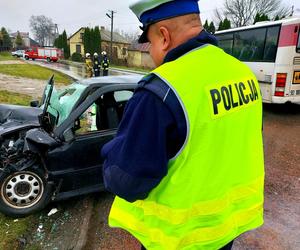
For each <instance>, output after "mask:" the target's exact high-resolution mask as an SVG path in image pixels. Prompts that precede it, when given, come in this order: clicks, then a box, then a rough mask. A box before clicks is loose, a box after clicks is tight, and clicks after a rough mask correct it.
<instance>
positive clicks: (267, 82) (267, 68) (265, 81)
mask: <svg viewBox="0 0 300 250" xmlns="http://www.w3.org/2000/svg"><path fill="white" fill-rule="evenodd" d="M245 63H246V64H247V65H248V66H249V67H250V69H251V70H252V71H253V73H254V74H255V76H256V78H257V80H258V82H259V84H260V90H261V94H262V98H263V102H267V103H270V102H272V94H273V93H274V92H273V91H274V90H275V88H274V82H275V76H274V70H275V63H267V62H245Z"/></svg>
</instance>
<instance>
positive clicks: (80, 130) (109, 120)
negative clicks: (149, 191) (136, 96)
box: [74, 90, 133, 135]
mask: <svg viewBox="0 0 300 250" xmlns="http://www.w3.org/2000/svg"><path fill="white" fill-rule="evenodd" d="M132 95H133V91H131V90H121V91H114V92H108V93H106V94H104V95H102V96H101V97H100V98H99V99H98V100H96V101H95V102H94V103H93V104H92V105H91V106H90V107H89V108H88V109H87V110H86V111H85V112H84V113H83V114H82V115H81V116H80V117H78V119H77V121H76V125H75V127H76V128H75V129H74V130H75V134H76V135H84V134H87V133H90V132H97V131H104V130H110V129H116V128H117V127H118V126H119V123H120V121H121V119H122V116H123V113H124V110H125V106H126V104H127V102H128V100H129V99H130V98H131V97H132ZM78 125H79V126H78Z"/></svg>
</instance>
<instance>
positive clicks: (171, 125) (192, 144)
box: [102, 0, 264, 250]
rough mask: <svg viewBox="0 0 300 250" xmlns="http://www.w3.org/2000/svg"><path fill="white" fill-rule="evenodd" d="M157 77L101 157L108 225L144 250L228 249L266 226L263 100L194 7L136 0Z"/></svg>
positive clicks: (191, 0)
mask: <svg viewBox="0 0 300 250" xmlns="http://www.w3.org/2000/svg"><path fill="white" fill-rule="evenodd" d="M131 9H132V10H133V12H134V13H135V14H136V15H137V17H138V18H139V20H140V21H141V23H142V24H143V31H144V32H143V34H142V35H141V37H140V39H139V42H141V43H143V42H148V41H149V42H150V43H151V47H150V55H151V57H152V58H153V60H154V62H155V64H156V66H157V68H156V69H155V70H153V71H152V72H151V73H150V74H148V75H147V76H146V77H144V78H143V79H142V80H141V81H140V82H139V84H138V88H137V90H136V91H135V94H134V95H133V97H132V98H131V100H130V101H129V102H128V105H127V108H126V111H125V114H124V116H123V119H122V121H121V124H120V126H119V129H118V133H117V135H116V137H115V138H114V139H113V140H112V141H111V142H109V143H108V144H106V145H105V146H104V148H103V149H102V155H103V156H104V157H105V158H106V161H105V163H104V167H103V176H104V183H105V186H106V188H107V189H108V190H110V191H111V192H112V193H114V194H116V198H115V200H114V203H113V205H112V208H111V211H110V215H109V225H110V226H113V227H120V228H123V229H125V230H127V231H128V232H130V233H131V234H132V235H133V236H134V237H136V238H137V239H138V240H139V241H140V242H141V243H142V245H143V246H144V247H145V248H146V249H168V250H171V249H231V246H232V243H233V240H234V239H235V238H236V237H238V236H239V235H240V234H242V233H244V232H246V231H249V230H251V229H254V228H257V227H259V226H260V225H262V223H263V185H264V167H263V165H264V163H263V145H262V131H261V128H262V98H261V95H260V92H259V85H258V82H257V80H256V77H255V76H254V74H253V73H252V72H251V71H250V70H249V68H248V67H247V66H246V65H245V64H243V63H241V62H239V61H238V60H236V59H235V58H233V57H231V56H230V55H228V54H226V53H225V52H224V51H223V50H221V49H220V48H218V47H217V46H216V45H217V42H216V39H215V38H214V37H213V36H212V35H210V34H208V33H207V32H206V31H205V30H204V29H203V28H202V25H201V21H200V18H199V7H198V1H197V0H139V1H137V2H136V3H134V4H133V5H131Z"/></svg>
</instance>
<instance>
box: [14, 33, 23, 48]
mask: <svg viewBox="0 0 300 250" xmlns="http://www.w3.org/2000/svg"><path fill="white" fill-rule="evenodd" d="M15 43H16V47H17V48H22V47H23V45H24V42H23V38H22V37H21V35H20V32H19V31H18V34H17V37H16V41H15Z"/></svg>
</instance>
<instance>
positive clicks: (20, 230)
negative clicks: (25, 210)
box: [0, 214, 38, 249]
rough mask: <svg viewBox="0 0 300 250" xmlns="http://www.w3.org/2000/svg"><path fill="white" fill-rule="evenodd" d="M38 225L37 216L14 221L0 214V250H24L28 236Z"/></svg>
mask: <svg viewBox="0 0 300 250" xmlns="http://www.w3.org/2000/svg"><path fill="white" fill-rule="evenodd" d="M37 223H38V217H37V216H36V215H32V216H29V217H27V218H23V219H18V220H14V219H12V218H9V217H7V216H4V215H2V214H0V225H1V227H0V249H22V246H23V245H24V243H25V241H26V238H27V237H26V236H27V235H28V234H29V233H30V232H32V231H33V229H34V227H36V224H37Z"/></svg>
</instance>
